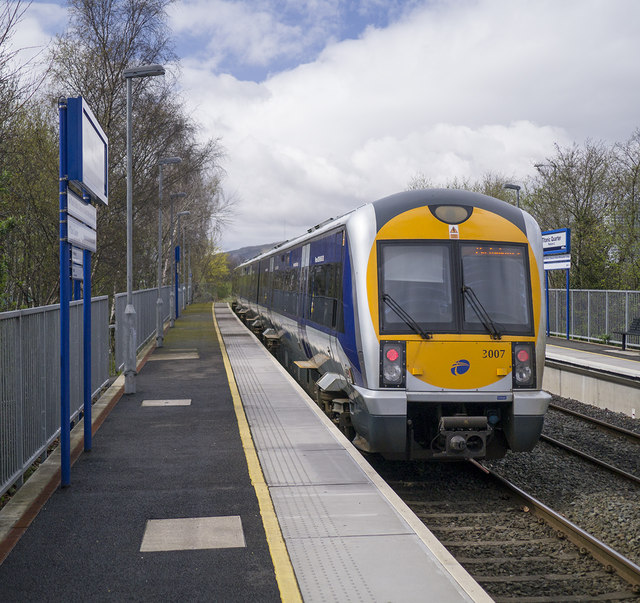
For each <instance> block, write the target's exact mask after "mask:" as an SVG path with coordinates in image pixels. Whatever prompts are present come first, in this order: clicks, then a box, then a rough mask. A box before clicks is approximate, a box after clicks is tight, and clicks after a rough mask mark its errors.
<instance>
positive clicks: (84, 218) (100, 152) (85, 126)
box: [58, 96, 108, 487]
mask: <svg viewBox="0 0 640 603" xmlns="http://www.w3.org/2000/svg"><path fill="white" fill-rule="evenodd" d="M58 113H59V125H60V149H59V151H60V171H59V176H60V182H59V196H60V201H59V205H60V227H59V228H60V452H61V461H60V465H61V467H60V470H61V485H62V487H66V486H68V485H69V484H70V483H71V446H70V442H71V422H70V419H71V416H70V415H71V410H70V406H71V404H70V376H71V375H70V361H69V301H70V297H71V283H72V281H74V282H75V295H74V297H75V298H76V299H77V298H79V297H80V283H81V282H82V284H83V340H84V350H83V360H84V371H83V380H84V388H83V394H84V400H83V403H84V404H83V414H84V449H85V450H91V253H94V252H95V251H96V245H97V243H96V241H97V236H96V226H97V216H96V208H95V207H94V206H93V205H92V204H91V202H92V201H98V202H101V203H104V204H105V205H106V204H107V203H108V187H107V180H108V178H107V174H108V159H107V158H108V140H107V137H106V135H105V133H104V132H103V130H102V128H101V127H100V124H98V121H97V119H96V118H95V116H94V115H93V113H92V112H91V109H89V107H88V106H87V105H86V104H85V103H84V100H83V99H82V97H80V96H79V97H76V98H67V99H60V101H59V102H58Z"/></svg>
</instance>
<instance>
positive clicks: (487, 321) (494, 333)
mask: <svg viewBox="0 0 640 603" xmlns="http://www.w3.org/2000/svg"><path fill="white" fill-rule="evenodd" d="M462 294H463V295H464V296H465V297H466V298H467V300H468V301H469V305H470V306H471V307H472V308H473V311H474V312H475V313H476V314H477V315H478V318H479V319H480V322H481V323H482V326H483V327H484V328H485V329H486V330H487V331H489V333H490V334H491V339H502V333H500V331H498V327H496V324H495V323H494V322H493V320H491V316H489V313H488V312H487V310H486V309H485V307H484V306H483V305H482V303H481V302H480V300H479V299H478V296H477V295H476V292H475V291H474V290H473V289H472V288H471V287H469V286H468V285H462Z"/></svg>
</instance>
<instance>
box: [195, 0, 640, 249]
mask: <svg viewBox="0 0 640 603" xmlns="http://www.w3.org/2000/svg"><path fill="white" fill-rule="evenodd" d="M639 16H640V4H637V3H635V2H632V1H629V0H613V1H606V2H605V1H604V0H590V1H589V0H573V1H565V2H560V3H559V2H555V1H550V0H549V1H545V0H539V1H538V2H535V3H531V2H524V1H521V2H512V1H507V0H479V1H477V2H454V3H436V4H433V5H430V4H428V3H425V5H424V6H423V7H422V8H419V9H416V10H415V11H413V12H412V13H409V14H407V15H405V17H404V18H403V19H402V20H401V21H399V22H397V23H395V24H393V25H391V26H389V27H387V28H385V29H375V28H371V29H369V30H367V31H366V33H365V34H363V36H362V37H361V38H360V39H357V40H348V41H343V42H336V43H332V44H329V45H328V46H327V47H326V48H325V49H324V51H323V52H322V53H321V54H320V55H319V56H318V58H317V59H316V60H315V61H314V62H312V63H309V64H305V65H300V66H298V67H297V68H295V69H291V70H289V71H285V72H281V73H278V74H275V75H273V76H272V77H270V78H268V79H266V80H265V81H264V82H262V83H260V84H256V83H247V82H240V81H237V80H235V79H234V78H232V77H230V76H219V75H215V74H212V73H211V72H206V71H200V70H199V69H198V65H197V64H195V63H193V64H190V63H187V65H188V69H185V79H184V84H185V87H186V88H188V89H189V94H190V97H191V99H192V101H193V102H194V103H196V104H197V105H199V107H200V111H201V114H202V115H203V116H206V120H207V123H208V124H209V126H210V127H211V130H210V132H211V134H213V135H222V137H223V144H224V145H225V146H226V148H227V151H228V159H227V163H226V169H227V172H228V180H227V186H228V187H229V188H230V189H231V190H233V191H235V192H237V194H238V196H239V198H240V199H241V203H240V205H239V207H238V210H239V215H238V219H237V221H236V222H235V223H234V224H233V225H232V227H231V228H230V230H229V231H228V232H227V233H226V234H225V236H224V240H223V246H224V248H227V249H230V248H234V247H237V246H240V245H245V244H254V243H263V242H266V241H274V240H278V239H281V238H282V237H283V236H293V235H295V234H298V233H299V232H300V231H302V230H303V229H304V228H306V227H308V226H310V225H312V224H314V223H316V222H319V221H321V220H323V219H325V218H327V217H329V216H332V215H337V214H339V213H342V212H344V211H347V210H349V209H351V208H352V207H354V206H355V205H357V204H358V203H360V202H363V201H367V200H373V199H375V198H378V197H381V196H384V195H386V194H390V193H393V192H397V191H398V190H402V189H404V188H405V187H406V186H407V184H408V182H409V180H410V179H411V177H413V176H415V175H416V174H417V173H418V172H422V173H424V174H425V175H426V176H428V177H429V178H430V179H431V180H432V181H433V182H434V183H438V184H443V183H445V182H446V181H448V180H450V179H451V178H453V177H458V178H478V177H480V176H482V175H483V174H484V173H486V172H487V171H493V172H497V173H501V174H504V175H505V176H508V177H510V178H514V179H518V178H520V179H522V178H524V177H526V176H527V175H528V174H530V173H531V172H532V170H533V164H534V163H535V162H536V161H540V160H543V159H544V157H545V156H547V155H550V154H552V153H553V143H554V142H558V143H560V144H569V143H570V142H571V141H573V140H583V139H585V138H587V137H591V138H596V139H598V138H605V139H609V140H616V139H617V140H621V139H624V138H625V137H627V136H629V135H630V134H631V132H632V130H633V129H634V128H635V127H638V126H640V123H636V122H635V120H636V115H637V113H636V111H635V108H634V107H637V106H638V100H639V98H638V96H639V95H638V82H640V77H639V76H640V73H639V71H640V65H638V64H637V61H636V60H635V57H637V56H638V51H639V50H640V48H639V46H640V39H639V38H638V36H637V35H636V32H635V31H634V26H633V23H637V22H638V17H639Z"/></svg>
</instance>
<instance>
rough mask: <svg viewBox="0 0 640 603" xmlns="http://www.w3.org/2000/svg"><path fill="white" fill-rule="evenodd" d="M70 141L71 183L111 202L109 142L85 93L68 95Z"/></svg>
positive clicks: (68, 136) (97, 197) (93, 195)
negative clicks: (76, 95)
mask: <svg viewBox="0 0 640 603" xmlns="http://www.w3.org/2000/svg"><path fill="white" fill-rule="evenodd" d="M67 145H68V146H67V152H68V154H69V155H68V165H67V169H68V176H69V183H70V184H72V185H75V186H76V187H77V188H79V189H80V190H81V191H82V192H83V193H86V194H87V195H89V196H90V197H91V199H92V200H94V201H99V202H101V203H104V204H105V205H107V204H108V203H109V189H108V184H107V183H108V178H107V174H108V169H109V162H108V156H109V153H108V151H109V143H108V139H107V135H106V134H105V133H104V131H103V130H102V128H101V127H100V124H99V123H98V120H97V119H96V117H95V115H94V114H93V112H92V111H91V109H90V108H89V105H87V103H85V101H84V99H83V98H82V97H81V96H78V97H75V98H69V99H67Z"/></svg>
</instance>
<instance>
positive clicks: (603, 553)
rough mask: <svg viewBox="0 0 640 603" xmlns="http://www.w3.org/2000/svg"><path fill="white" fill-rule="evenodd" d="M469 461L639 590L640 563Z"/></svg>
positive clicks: (635, 591) (473, 461) (537, 515)
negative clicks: (639, 564)
mask: <svg viewBox="0 0 640 603" xmlns="http://www.w3.org/2000/svg"><path fill="white" fill-rule="evenodd" d="M469 462H470V463H471V464H472V465H474V466H475V467H477V468H478V469H480V470H481V471H483V472H484V473H486V474H487V475H490V476H491V477H492V478H493V479H495V480H497V481H498V482H500V483H501V484H503V485H504V486H505V487H506V488H508V489H509V490H511V491H512V492H513V493H514V494H516V495H517V496H519V497H520V498H521V499H522V500H524V501H525V502H526V503H527V504H528V505H529V506H530V507H531V510H532V512H533V514H534V515H535V516H536V517H540V518H542V519H543V520H544V521H545V522H546V523H547V524H548V525H549V526H551V527H552V528H553V529H554V530H556V531H558V532H560V533H562V534H564V535H565V536H566V537H567V539H568V540H570V541H571V542H573V544H575V545H576V546H577V547H578V548H580V550H584V551H587V552H588V553H590V554H591V556H592V557H593V558H594V559H596V560H597V561H599V562H600V563H602V565H604V567H605V570H607V571H611V572H615V573H616V574H618V575H619V576H620V577H621V578H622V579H623V580H625V581H627V582H628V583H629V584H630V585H631V586H632V588H633V592H634V593H640V566H638V565H636V564H635V563H634V562H633V561H631V560H630V559H627V558H626V557H625V556H624V555H621V554H620V553H618V551H616V550H614V549H612V548H611V547H610V546H608V545H606V544H605V543H604V542H602V541H600V540H598V539H597V538H596V537H595V536H592V535H591V534H589V532H586V531H585V530H583V529H582V528H580V527H578V526H577V525H576V524H574V523H573V522H571V521H569V520H568V519H567V518H566V517H563V516H562V515H561V514H560V513H557V512H556V511H554V510H553V509H551V508H550V507H547V505H545V504H544V503H543V502H541V501H539V500H538V499H536V498H534V497H533V496H531V495H530V494H527V493H526V492H525V491H524V490H522V489H520V488H519V487H518V486H516V485H515V484H512V483H511V482H510V481H509V480H507V479H506V478H504V477H502V476H501V475H500V474H498V473H496V472H495V471H493V470H491V469H488V468H487V467H485V466H484V465H482V464H481V463H479V462H478V461H475V460H473V459H469Z"/></svg>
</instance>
